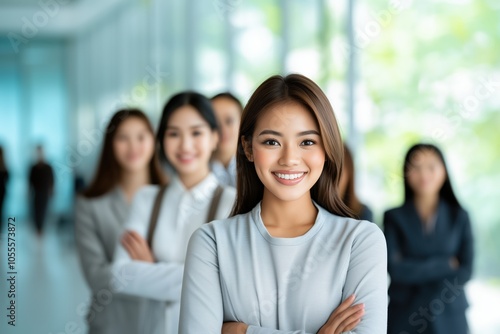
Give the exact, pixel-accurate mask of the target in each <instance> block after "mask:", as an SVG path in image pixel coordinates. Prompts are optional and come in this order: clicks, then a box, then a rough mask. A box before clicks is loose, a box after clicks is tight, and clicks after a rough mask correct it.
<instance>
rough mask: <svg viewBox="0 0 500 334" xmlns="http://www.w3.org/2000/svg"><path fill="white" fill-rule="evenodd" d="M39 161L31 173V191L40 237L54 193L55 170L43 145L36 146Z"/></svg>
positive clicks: (34, 217)
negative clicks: (46, 159) (46, 155)
mask: <svg viewBox="0 0 500 334" xmlns="http://www.w3.org/2000/svg"><path fill="white" fill-rule="evenodd" d="M36 155H37V161H36V163H35V164H34V165H33V166H32V167H31V170H30V173H29V185H30V193H31V194H32V197H33V200H32V201H33V219H34V222H35V228H36V231H37V234H38V236H39V237H41V236H42V231H43V226H44V225H45V217H46V215H47V208H48V206H49V199H50V197H52V196H53V195H54V172H53V170H52V167H51V166H50V165H49V164H48V163H47V162H46V161H45V155H44V151H43V147H42V146H41V145H38V146H37V147H36Z"/></svg>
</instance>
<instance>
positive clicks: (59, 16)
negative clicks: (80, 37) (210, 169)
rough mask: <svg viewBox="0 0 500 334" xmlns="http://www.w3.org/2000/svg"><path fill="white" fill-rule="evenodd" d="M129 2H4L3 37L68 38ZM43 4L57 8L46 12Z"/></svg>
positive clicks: (0, 15) (0, 1)
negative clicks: (10, 34)
mask: <svg viewBox="0 0 500 334" xmlns="http://www.w3.org/2000/svg"><path fill="white" fill-rule="evenodd" d="M127 2H129V1H127V0H52V1H49V0H45V1H43V0H42V1H39V0H0V33H1V35H4V36H6V35H7V36H8V34H9V33H15V34H19V35H20V36H21V37H26V38H32V37H35V36H36V37H49V38H50V37H67V36H70V35H72V34H75V33H78V32H79V31H81V30H83V29H85V28H87V27H88V26H90V25H91V24H92V22H94V21H96V20H98V19H99V18H101V17H103V16H106V15H107V14H108V13H110V12H111V11H113V10H114V9H116V8H117V7H119V6H123V5H124V4H126V3H127ZM42 3H48V4H56V6H51V7H45V8H44V6H42V5H41V4H42ZM30 26H31V27H30ZM30 28H31V29H30ZM30 34H34V35H33V36H31V35H30Z"/></svg>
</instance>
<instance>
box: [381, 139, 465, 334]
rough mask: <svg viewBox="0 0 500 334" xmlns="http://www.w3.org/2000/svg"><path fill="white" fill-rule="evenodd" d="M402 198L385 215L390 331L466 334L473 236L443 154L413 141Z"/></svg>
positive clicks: (407, 155)
mask: <svg viewBox="0 0 500 334" xmlns="http://www.w3.org/2000/svg"><path fill="white" fill-rule="evenodd" d="M403 173H404V189H405V201H404V203H403V205H402V206H400V207H398V208H394V209H391V210H388V211H387V212H386V213H385V215H384V233H385V236H386V239H387V250H388V271H389V275H390V277H391V285H390V287H389V297H390V304H389V324H388V329H389V330H388V333H389V334H392V333H395V334H396V333H397V334H399V333H428V334H445V333H446V334H447V333H454V334H461V333H463V334H466V333H468V326H467V320H466V317H465V310H466V308H467V306H468V304H467V299H466V297H465V291H464V289H463V285H464V284H465V283H466V282H467V281H468V280H469V279H470V277H471V274H472V262H473V239H472V233H471V224H470V220H469V216H468V214H467V212H466V211H465V210H464V209H463V208H462V206H461V205H460V203H459V202H458V200H457V197H456V196H455V193H454V191H453V188H452V186H451V182H450V177H449V173H448V170H447V168H446V163H445V160H444V157H443V154H442V152H441V151H440V150H439V149H438V148H437V147H436V146H434V145H432V144H416V145H414V146H412V147H411V148H410V149H409V150H408V153H407V154H406V157H405V162H404V166H403Z"/></svg>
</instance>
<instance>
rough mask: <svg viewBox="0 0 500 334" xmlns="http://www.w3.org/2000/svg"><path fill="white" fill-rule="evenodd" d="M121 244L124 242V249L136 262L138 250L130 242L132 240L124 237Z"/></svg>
mask: <svg viewBox="0 0 500 334" xmlns="http://www.w3.org/2000/svg"><path fill="white" fill-rule="evenodd" d="M121 242H122V246H123V248H125V250H126V251H127V253H128V255H129V256H130V257H131V258H132V259H134V260H135V259H137V252H136V249H135V247H134V246H133V244H132V243H131V242H130V238H129V237H127V236H125V235H124V236H123V237H122V240H121Z"/></svg>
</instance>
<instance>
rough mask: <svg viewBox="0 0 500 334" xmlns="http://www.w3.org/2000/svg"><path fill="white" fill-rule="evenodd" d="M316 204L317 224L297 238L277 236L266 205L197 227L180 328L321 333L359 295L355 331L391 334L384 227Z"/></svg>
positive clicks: (188, 333) (212, 332)
mask: <svg viewBox="0 0 500 334" xmlns="http://www.w3.org/2000/svg"><path fill="white" fill-rule="evenodd" d="M316 207H317V208H318V214H317V217H316V221H315V223H314V225H313V227H312V228H311V229H310V230H309V231H307V232H306V233H305V234H304V235H302V236H299V237H295V238H275V237H272V236H271V235H270V234H269V233H268V231H267V229H266V227H265V225H264V223H263V222H262V219H261V207H260V203H259V204H258V205H257V206H256V207H255V208H254V209H253V210H252V211H250V212H249V213H247V214H242V215H238V216H235V217H231V218H228V219H224V220H218V221H214V222H212V223H210V224H207V225H204V226H202V227H201V228H200V229H198V230H197V231H196V232H195V233H194V234H193V236H192V237H191V240H190V242H189V247H188V253H187V258H186V263H185V271H184V280H183V286H182V298H181V316H180V325H179V333H181V334H194V333H204V334H220V332H221V327H222V324H223V323H224V322H227V321H239V322H244V323H246V324H248V325H250V326H249V328H248V330H247V333H268V334H270V333H276V334H277V333H317V332H318V330H319V329H320V328H321V327H322V326H323V325H324V324H325V322H326V321H327V320H328V318H329V317H330V314H331V313H332V311H333V310H334V309H335V308H337V307H338V306H339V305H340V303H341V302H342V301H343V300H345V299H346V298H347V297H349V296H350V295H351V294H353V293H354V294H355V295H356V301H355V304H358V303H364V304H365V315H364V316H363V318H362V320H361V322H360V323H359V324H358V325H357V327H356V328H355V329H354V330H353V331H352V332H351V333H358V334H361V333H363V334H383V333H384V334H385V333H386V328H387V252H386V244H385V238H384V235H383V233H382V231H381V230H380V229H379V227H378V226H377V225H375V224H372V223H370V222H368V221H359V220H354V219H350V218H345V217H339V216H336V215H333V214H331V213H329V212H328V211H326V210H325V209H323V208H321V207H320V206H318V205H316Z"/></svg>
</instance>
